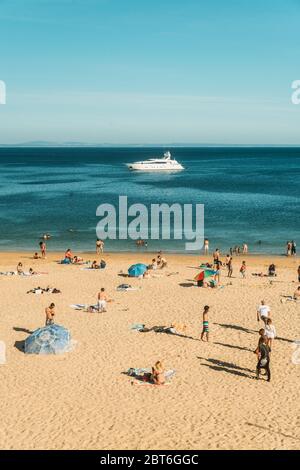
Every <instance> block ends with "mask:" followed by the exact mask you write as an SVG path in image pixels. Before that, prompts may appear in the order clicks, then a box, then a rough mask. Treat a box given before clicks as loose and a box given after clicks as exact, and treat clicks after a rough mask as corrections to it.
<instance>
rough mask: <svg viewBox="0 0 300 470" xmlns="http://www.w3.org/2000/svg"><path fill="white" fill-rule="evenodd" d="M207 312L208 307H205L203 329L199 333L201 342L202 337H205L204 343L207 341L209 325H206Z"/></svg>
mask: <svg viewBox="0 0 300 470" xmlns="http://www.w3.org/2000/svg"><path fill="white" fill-rule="evenodd" d="M208 311H209V306H208V305H205V306H204V310H203V314H202V315H203V322H202V324H203V329H202V333H201V341H204V336H206V341H207V342H208V341H209V323H208Z"/></svg>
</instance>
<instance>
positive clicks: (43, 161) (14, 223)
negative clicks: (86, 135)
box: [0, 148, 300, 254]
mask: <svg viewBox="0 0 300 470" xmlns="http://www.w3.org/2000/svg"><path fill="white" fill-rule="evenodd" d="M164 150H166V149H151V148H44V149H41V148H0V250H31V251H33V250H36V249H37V246H38V242H39V239H40V236H41V235H42V234H43V233H45V232H48V233H50V234H51V236H52V238H51V240H50V241H49V242H48V248H49V249H53V250H54V249H55V250H65V249H66V248H69V247H71V248H72V249H73V250H94V245H95V239H96V232H95V228H96V224H97V222H98V221H99V218H97V217H96V208H97V206H98V205H99V204H101V203H112V204H117V202H118V196H119V194H120V195H127V196H128V202H129V204H131V203H136V202H139V203H144V204H146V205H147V206H149V205H150V204H151V203H162V202H166V203H169V204H171V203H174V202H180V203H194V204H196V203H199V204H200V203H202V204H204V205H205V236H206V237H207V238H209V239H210V241H211V248H214V247H219V248H220V249H222V250H223V251H227V250H228V249H229V247H231V246H235V245H241V244H242V243H243V242H247V243H248V245H249V248H250V251H251V252H255V253H277V254H281V253H283V252H284V247H285V243H286V241H287V240H290V239H294V240H296V241H297V240H298V242H300V236H299V235H300V219H299V214H300V149H299V148H174V149H170V150H171V151H172V155H173V156H174V157H175V158H176V159H177V160H179V161H180V162H181V163H182V164H183V165H184V166H185V168H186V170H185V171H183V172H178V173H173V174H163V173H160V174H155V173H152V174H151V173H144V174H142V173H135V172H129V170H128V169H127V167H126V166H125V162H132V161H136V160H144V159H147V158H150V157H153V156H160V155H162V153H163V151H164ZM106 248H107V249H108V250H111V251H130V250H136V249H137V248H136V247H135V244H134V242H132V241H119V240H115V241H107V242H106ZM157 249H163V250H167V251H184V242H183V241H178V240H176V241H174V240H171V241H163V240H162V241H151V240H150V241H149V244H148V250H149V251H152V250H157Z"/></svg>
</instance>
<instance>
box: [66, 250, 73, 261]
mask: <svg viewBox="0 0 300 470" xmlns="http://www.w3.org/2000/svg"><path fill="white" fill-rule="evenodd" d="M65 259H69V260H70V261H71V262H72V259H73V254H72V251H71V249H70V248H68V249H67V251H66V252H65Z"/></svg>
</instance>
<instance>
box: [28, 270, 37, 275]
mask: <svg viewBox="0 0 300 470" xmlns="http://www.w3.org/2000/svg"><path fill="white" fill-rule="evenodd" d="M29 275H30V276H36V275H37V272H36V271H34V270H33V269H32V268H29Z"/></svg>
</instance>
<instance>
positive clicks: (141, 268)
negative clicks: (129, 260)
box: [128, 263, 147, 277]
mask: <svg viewBox="0 0 300 470" xmlns="http://www.w3.org/2000/svg"><path fill="white" fill-rule="evenodd" d="M145 271H147V266H146V265H145V264H142V263H138V264H133V265H132V266H130V268H128V274H129V276H131V277H138V276H142V275H143V274H144V272H145Z"/></svg>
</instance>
